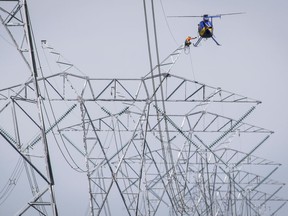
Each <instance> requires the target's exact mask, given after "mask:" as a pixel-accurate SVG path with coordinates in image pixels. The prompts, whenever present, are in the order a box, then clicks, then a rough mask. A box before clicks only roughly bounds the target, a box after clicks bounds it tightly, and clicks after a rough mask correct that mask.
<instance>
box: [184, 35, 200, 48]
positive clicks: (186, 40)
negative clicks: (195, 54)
mask: <svg viewBox="0 0 288 216" xmlns="http://www.w3.org/2000/svg"><path fill="white" fill-rule="evenodd" d="M196 38H197V37H193V38H192V37H191V36H188V37H187V38H186V39H185V47H189V46H190V45H191V40H193V39H196Z"/></svg>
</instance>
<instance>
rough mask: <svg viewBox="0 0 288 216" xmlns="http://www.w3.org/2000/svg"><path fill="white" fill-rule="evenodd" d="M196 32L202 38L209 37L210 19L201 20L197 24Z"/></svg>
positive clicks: (210, 34) (211, 28) (211, 32)
mask: <svg viewBox="0 0 288 216" xmlns="http://www.w3.org/2000/svg"><path fill="white" fill-rule="evenodd" d="M198 33H199V35H200V36H201V37H202V38H211V37H212V36H213V25H212V22H210V21H201V22H200V23H199V24H198Z"/></svg>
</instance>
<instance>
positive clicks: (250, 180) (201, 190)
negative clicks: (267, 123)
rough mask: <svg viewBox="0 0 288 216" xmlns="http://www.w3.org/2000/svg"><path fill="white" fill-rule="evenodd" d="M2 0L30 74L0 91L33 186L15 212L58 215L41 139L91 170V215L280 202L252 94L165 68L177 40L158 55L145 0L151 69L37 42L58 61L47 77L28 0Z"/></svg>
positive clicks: (251, 207) (252, 211) (2, 114)
mask: <svg viewBox="0 0 288 216" xmlns="http://www.w3.org/2000/svg"><path fill="white" fill-rule="evenodd" d="M3 2H4V1H1V3H3ZM7 2H8V1H5V6H6V4H7ZM10 3H15V5H16V6H15V7H14V8H13V9H12V10H11V11H9V12H8V10H7V9H5V8H4V7H0V11H1V21H2V24H3V25H4V26H5V29H6V30H7V32H8V34H9V35H10V36H11V38H12V41H13V42H14V44H15V46H16V47H17V50H18V51H19V53H20V56H22V58H23V60H24V62H26V63H27V66H28V68H29V70H30V71H31V74H32V75H31V76H30V78H29V79H27V81H26V82H24V83H22V84H19V85H15V86H11V87H9V88H5V89H2V90H0V102H1V104H0V105H1V107H0V118H1V119H5V124H1V125H0V135H1V136H2V138H3V139H4V140H5V142H6V143H7V144H9V145H10V146H11V147H12V148H13V149H14V150H15V151H16V152H17V153H19V156H20V163H22V164H23V166H19V169H24V170H25V173H26V175H27V177H28V179H29V184H30V188H31V198H30V199H29V201H28V204H27V206H25V207H24V208H23V209H21V210H20V211H19V212H18V215H22V214H23V215H33V214H40V215H57V214H58V213H57V208H56V201H55V198H54V181H53V174H52V166H51V163H50V157H49V149H48V146H49V143H58V144H59V145H61V146H62V145H63V146H66V150H67V152H69V155H70V157H71V160H72V161H73V162H74V163H75V165H76V166H77V169H79V170H82V171H83V175H86V176H87V180H88V192H89V193H88V194H89V200H90V204H89V215H115V214H116V213H118V214H119V211H122V213H121V214H122V215H139V216H140V215H143V216H144V215H245V216H252V215H261V216H262V215H274V214H276V213H277V212H278V210H279V209H281V208H282V207H283V206H284V205H285V204H286V202H287V200H285V199H282V198H279V197H277V192H279V191H280V190H281V189H282V187H283V185H284V184H283V183H280V182H277V181H274V180H272V179H271V175H272V174H273V173H274V172H275V171H276V170H277V169H278V168H279V166H280V164H279V163H275V162H273V161H269V160H266V159H264V158H261V157H257V156H255V151H256V150H257V149H258V148H259V147H260V146H261V145H262V144H263V143H264V142H265V141H266V140H267V139H268V138H269V137H270V136H271V134H272V133H273V132H272V131H270V130H267V129H264V128H262V127H259V126H255V125H252V124H248V123H246V121H245V120H246V118H247V117H248V116H249V115H250V114H251V113H252V112H253V111H254V110H255V108H256V107H257V106H258V105H259V104H260V101H258V100H254V99H251V98H248V97H245V96H241V95H238V94H235V93H232V92H229V91H224V90H222V89H221V88H214V87H212V86H208V85H205V84H203V83H199V82H196V81H193V80H189V79H185V78H183V77H181V76H176V75H173V74H175V73H174V72H173V66H174V65H175V64H176V63H177V60H178V59H179V57H180V56H181V54H182V53H183V46H182V45H181V46H180V47H179V48H177V49H176V50H175V51H174V52H172V53H171V54H170V55H168V57H167V58H165V59H164V60H163V61H160V60H159V59H160V58H159V54H158V45H157V32H156V29H157V28H156V22H155V17H154V5H153V1H151V3H150V4H146V3H147V2H146V1H143V3H144V9H145V17H146V20H145V21H146V28H147V29H146V30H147V41H148V48H149V56H150V58H149V59H150V67H151V70H150V72H149V73H148V74H147V75H145V76H144V77H142V78H138V79H137V78H135V79H133V78H131V79H121V78H119V79H116V78H115V79H105V78H91V77H88V76H85V75H82V74H79V73H78V72H77V68H76V67H74V65H73V64H71V63H69V62H68V61H66V60H64V58H63V57H62V55H61V54H60V53H59V52H57V51H56V50H55V49H54V48H53V47H51V46H50V45H49V44H48V43H46V41H42V47H43V49H44V51H45V52H46V53H47V54H49V55H50V56H51V57H55V58H56V64H57V65H58V66H59V68H60V71H59V72H58V73H54V74H53V75H50V76H45V75H44V74H43V73H42V71H41V67H40V64H39V63H38V61H37V58H35V56H36V54H35V52H34V46H33V37H32V36H33V34H32V33H31V29H30V27H29V26H30V24H29V23H30V22H29V16H28V9H27V5H26V1H9V4H10ZM148 9H149V10H150V12H151V14H152V18H151V17H150V18H149V17H148V16H147V14H148V13H147V11H148ZM25 14H26V16H23V15H25ZM11 26H13V28H14V29H15V28H19V32H22V36H21V38H20V40H19V38H16V37H15V35H18V36H19V35H20V34H19V32H17V33H14V32H12V30H10V27H11ZM29 32H30V33H29ZM18 41H20V42H18ZM151 41H153V42H154V44H155V47H154V46H152V45H151V43H150V42H151ZM154 48H155V49H154ZM153 52H155V53H154V54H153ZM27 54H28V55H27ZM26 55H27V56H26ZM153 56H154V57H155V58H154V57H153ZM153 59H154V60H155V59H156V60H155V61H156V63H154V62H153V61H154V60H153ZM154 65H156V66H154ZM231 116H233V117H231ZM1 122H3V121H1ZM241 143H242V144H243V143H248V144H249V145H248V146H249V148H247V149H245V150H241ZM67 146H68V147H67ZM37 155H38V156H39V155H40V156H41V157H37ZM75 155H78V158H81V160H82V161H83V162H84V164H85V166H82V167H81V166H78V165H77V162H75V161H74V160H73V158H74V156H75ZM262 167H264V169H263V170H262V172H261V174H259V173H258V171H259V170H261V169H262ZM17 169H18V168H17ZM19 173H20V172H19ZM11 179H12V178H10V180H11ZM13 179H16V177H15V176H14V177H13ZM56 186H57V182H56ZM7 187H11V184H8V186H7ZM7 190H10V189H9V188H8V189H7ZM2 191H3V190H2ZM56 197H57V194H56Z"/></svg>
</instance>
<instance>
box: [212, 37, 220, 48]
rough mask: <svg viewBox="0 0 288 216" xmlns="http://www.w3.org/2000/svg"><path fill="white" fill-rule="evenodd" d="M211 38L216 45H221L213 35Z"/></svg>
mask: <svg viewBox="0 0 288 216" xmlns="http://www.w3.org/2000/svg"><path fill="white" fill-rule="evenodd" d="M211 38H212V39H213V40H214V42H215V43H216V44H217V45H218V46H221V44H219V43H218V42H217V41H216V39H215V38H214V37H213V36H212V37H211Z"/></svg>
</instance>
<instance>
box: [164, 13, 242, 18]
mask: <svg viewBox="0 0 288 216" xmlns="http://www.w3.org/2000/svg"><path fill="white" fill-rule="evenodd" d="M237 14H245V12H237V13H225V14H217V15H208V14H205V15H202V16H167V17H168V18H173V17H174V18H189V17H204V16H207V17H208V18H221V16H227V15H237Z"/></svg>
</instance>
